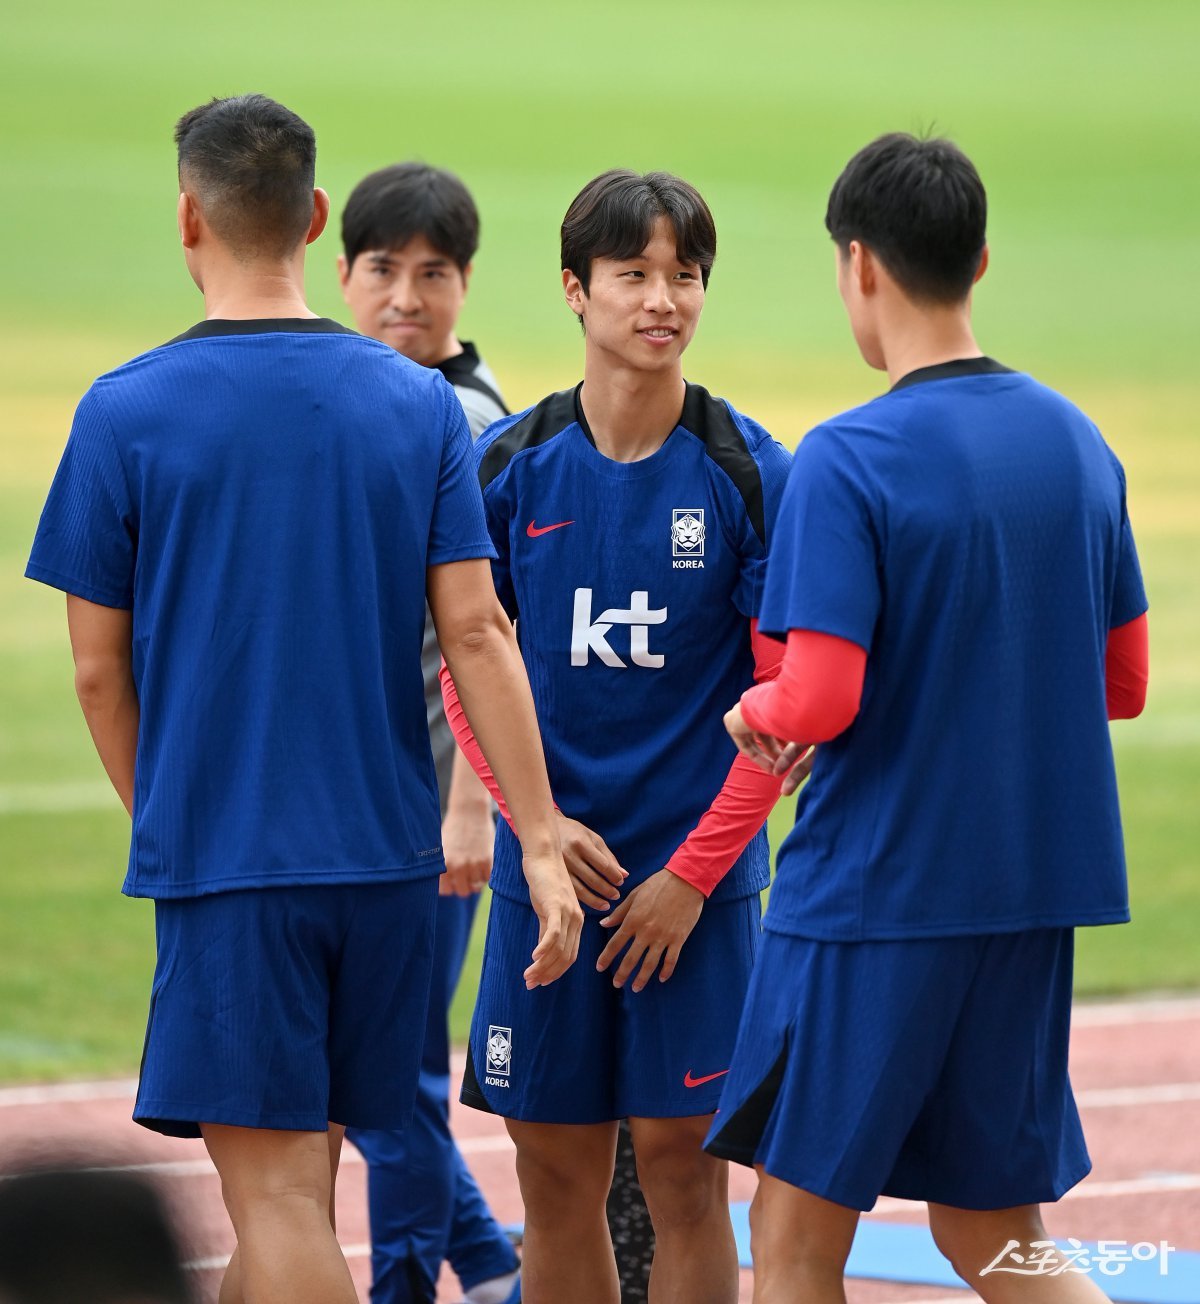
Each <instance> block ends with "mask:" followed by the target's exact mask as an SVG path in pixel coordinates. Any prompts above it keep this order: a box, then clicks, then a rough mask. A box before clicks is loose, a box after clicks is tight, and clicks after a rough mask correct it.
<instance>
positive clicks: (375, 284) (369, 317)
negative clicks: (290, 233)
mask: <svg viewBox="0 0 1200 1304" xmlns="http://www.w3.org/2000/svg"><path fill="white" fill-rule="evenodd" d="M470 273H471V268H470V265H468V266H467V267H466V269H465V270H464V271H459V269H458V265H457V264H456V263H455V261H454V260H453V259H452V258H449V257H447V255H446V254H444V253H442V252H441V250H439V249H435V248H434V247H433V245H431V244H430V243H429V241H428V240H427V239H426V238H425V237H424V236H423V235H415V236H413V238H412V239H411V240H410V241H409V242H408V243H407V244H406V245H404V246H403V247H402V248H400V249H365V250H363V252H362V253H360V254H359V255H358V257H357V258H356V259H355V260H354V264H353V266H347V264H346V259H345V257H344V256H342V257H339V258H338V277H339V278H340V280H341V283H342V297H343V298H344V299H345V300H346V302H347V304H349V306H350V311H351V313H353V315H354V321H355V325H356V326H357V327H358V329H359V330H360V331H361V332H362V334H364V335H369V336H371V338H372V339H376V340H382V341H383V343H384V344H390V345H391V346H392V348H394V349H396V350H397V351H398V352H400V353H403V354H404V356H405V357H406V358H411V359H412V360H413V361H414V362H419V363H420V364H421V365H422V366H424V367H432V366H433V365H434V364H435V363H438V362H441V361H442V360H443V359H445V358H449V357H452V356H453V355H454V354H456V353H458V352H459V351H460V350H459V346H458V340H457V338H456V337H455V334H454V328H455V325H456V324H457V322H458V314H459V313H460V312H461V311H462V306H463V300H464V299H465V298H466V297H467V280H468V278H469V276H470Z"/></svg>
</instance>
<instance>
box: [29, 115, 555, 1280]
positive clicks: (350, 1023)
mask: <svg viewBox="0 0 1200 1304" xmlns="http://www.w3.org/2000/svg"><path fill="white" fill-rule="evenodd" d="M176 141H177V144H178V150H179V181H180V192H181V193H180V196H179V204H178V221H179V230H180V237H181V240H182V243H183V248H184V256H185V259H186V262H187V265H188V270H189V272H190V273H191V275H192V278H193V280H194V281H195V282H196V284H197V286H198V287H199V288H200V290H201V291H202V293H203V295H204V305H205V320H204V321H203V322H201V323H200V324H199V325H198V326H195V327H193V328H192V329H191V330H189V331H186V332H185V333H184V334H183V335H181V336H179V337H178V338H176V339H175V340H173V341H171V342H170V343H168V344H166V345H164V346H162V347H160V348H157V349H154V350H152V351H151V352H149V353H147V354H144V355H142V356H141V357H139V358H136V359H134V360H133V361H132V362H130V363H128V364H126V365H125V366H123V367H120V368H118V369H117V370H116V371H114V372H111V373H110V374H108V375H106V376H103V377H101V378H100V379H99V380H98V381H96V383H95V384H94V385H93V386H92V388H91V389H90V390H89V391H88V393H87V394H86V395H85V396H84V398H83V400H82V401H81V403H80V405H79V408H78V410H77V412H76V416H75V421H74V424H73V426H72V431H71V436H70V439H69V441H68V444H67V448H66V451H65V453H64V455H63V460H62V463H61V465H60V467H59V471H58V474H57V475H56V477H55V481H54V484H53V486H52V488H51V491H50V496H49V499H48V501H47V504H46V508H45V510H44V512H43V516H42V521H41V524H40V526H39V529H38V533H37V537H36V539H35V541H34V547H33V553H32V556H31V559H30V563H29V567H28V572H27V573H28V574H29V575H30V576H31V577H32V578H35V579H39V580H42V581H44V582H46V583H49V584H52V585H54V586H55V587H58V588H61V589H64V590H65V591H66V593H67V614H68V621H69V625H70V634H71V643H72V650H73V652H74V656H75V664H76V688H77V692H78V694H79V698H80V702H81V705H82V707H83V710H84V714H85V716H86V718H87V721H88V726H89V728H90V729H91V732H92V736H93V739H94V741H95V744H96V747H97V750H98V752H99V754H100V758H101V760H102V761H103V763H104V766H105V768H106V770H107V771H108V774H109V777H110V778H111V780H112V782H113V785H114V787H115V788H116V790H117V792H118V794H119V795H120V797H121V799H122V801H123V802H124V803H125V806H126V808H127V809H128V810H129V811H130V813H131V815H132V817H133V837H132V845H131V849H130V858H129V874H128V877H127V879H126V882H125V889H124V890H125V891H126V892H127V893H128V894H130V895H135V896H150V897H153V898H154V899H155V918H156V929H157V943H158V965H157V968H156V972H155V979H154V988H153V993H152V997H151V1008H150V1018H149V1022H148V1027H147V1035H146V1046H145V1051H144V1057H143V1065H142V1076H141V1082H140V1085H139V1090H138V1097H137V1101H136V1104H135V1108H134V1116H135V1118H136V1119H137V1120H138V1121H139V1122H141V1123H143V1124H144V1125H145V1126H147V1127H151V1128H154V1129H156V1130H159V1131H162V1132H164V1133H168V1134H172V1135H182V1136H195V1135H202V1136H203V1138H204V1141H205V1144H206V1146H207V1148H208V1151H209V1154H210V1155H211V1156H212V1159H213V1162H214V1163H215V1165H216V1167H217V1170H218V1172H219V1173H220V1176H221V1182H222V1191H223V1194H224V1198H225V1202H226V1206H227V1208H228V1209H229V1212H230V1216H231V1218H232V1221H233V1225H234V1229H235V1231H236V1233H237V1250H236V1252H235V1254H234V1256H233V1259H232V1261H231V1264H230V1266H229V1269H228V1271H227V1273H226V1276H225V1280H224V1281H223V1283H222V1287H221V1299H222V1302H223V1304H236V1302H237V1301H240V1300H242V1299H250V1300H270V1301H280V1304H284V1302H286V1304H330V1302H331V1301H342V1302H344V1304H350V1301H353V1300H354V1299H355V1291H354V1287H353V1283H352V1281H351V1279H350V1274H349V1271H348V1269H347V1266H346V1262H345V1259H344V1258H343V1257H342V1254H341V1252H340V1250H339V1248H338V1244H337V1240H336V1237H335V1235H334V1231H333V1227H332V1209H333V1187H334V1177H335V1174H336V1169H337V1160H338V1154H339V1150H340V1142H341V1136H342V1132H343V1130H344V1128H345V1126H346V1125H348V1124H349V1125H354V1126H359V1127H372V1128H398V1127H402V1126H404V1124H405V1122H406V1121H407V1117H408V1114H409V1111H410V1109H411V1104H412V1099H413V1094H414V1091H415V1084H416V1076H417V1069H418V1060H419V1054H420V1045H421V1038H420V1036H419V1030H420V1029H423V1028H424V1023H425V1006H426V998H427V993H428V988H429V972H430V963H431V952H432V945H433V914H434V905H435V901H436V894H437V879H438V876H439V874H440V873H441V871H442V869H443V861H442V854H441V848H440V846H439V842H438V831H439V820H438V802H437V791H436V782H435V777H434V770H433V762H432V758H431V756H430V751H429V742H428V733H427V730H426V725H425V712H424V702H423V700H422V695H421V675H420V646H421V637H422V629H423V625H424V618H425V599H426V596H428V601H429V606H430V609H431V610H432V612H433V616H434V620H435V622H436V624H437V629H438V636H439V640H440V642H441V647H442V651H443V653H444V655H445V657H446V660H447V662H448V664H450V665H451V666H453V667H454V672H455V674H457V675H459V676H460V678H462V679H463V682H464V684H468V685H470V687H469V688H468V689H467V691H466V694H465V696H464V702H465V705H466V708H467V711H468V713H469V714H471V715H472V716H473V717H474V718H475V725H476V727H477V728H479V729H480V730H481V731H483V732H486V735H487V741H486V743H485V744H484V745H485V746H486V747H487V748H488V749H489V753H490V754H491V755H492V759H493V761H494V763H495V765H496V766H497V768H498V769H499V770H502V772H503V773H502V775H501V783H502V784H503V785H504V786H505V787H506V788H507V789H508V790H509V796H510V800H511V804H512V807H513V813H514V815H515V816H517V819H518V824H519V825H520V827H521V837H522V840H523V847H524V852H525V862H524V863H525V869H526V872H527V873H528V874H529V876H530V885H531V887H530V890H531V897H532V899H533V900H534V901H535V903H536V908H537V910H538V911H539V919H540V921H541V928H540V931H539V939H538V943H537V946H536V948H535V949H534V953H533V957H532V961H531V963H530V965H529V966H528V968H527V970H526V971H525V974H524V975H523V978H524V981H525V982H527V983H529V984H530V985H533V986H536V985H538V984H540V983H544V982H550V981H552V980H553V979H555V978H557V977H558V976H559V975H560V974H561V973H563V972H564V971H565V970H566V969H567V967H568V966H569V965H570V963H571V962H572V959H573V955H574V952H575V948H576V945H577V936H578V929H579V912H578V907H577V905H576V903H575V900H574V894H573V892H572V889H571V887H570V884H569V881H568V879H567V876H566V873H565V868H564V866H563V863H562V859H561V853H560V851H559V847H558V839H557V829H556V825H555V817H554V813H553V810H552V806H551V801H550V796H549V789H548V785H547V781H546V777H545V768H544V763H543V761H542V757H541V749H540V744H539V741H538V735H537V729H536V724H535V721H534V718H533V712H532V707H531V702H530V695H529V689H528V685H527V682H526V680H525V678H524V674H523V671H522V668H521V665H520V658H519V654H518V652H517V650H516V647H515V644H514V642H513V640H512V636H511V633H510V632H509V622H508V620H507V618H506V617H505V615H504V613H503V611H502V610H501V608H500V607H499V605H498V604H497V603H496V601H495V596H494V593H493V591H492V587H491V580H490V576H489V572H488V563H487V560H486V558H487V557H488V555H489V554H490V552H491V548H490V545H489V542H488V535H487V531H486V527H485V524H484V519H483V513H482V509H481V506H480V503H479V496H478V490H477V487H476V485H475V481H474V476H473V472H472V465H471V457H470V438H469V435H468V433H467V428H466V423H465V421H464V419H463V415H462V409H461V407H460V406H459V404H458V402H457V400H456V399H455V398H454V394H453V391H452V390H451V389H450V387H449V386H448V385H447V384H446V383H445V381H444V380H443V378H442V377H441V376H440V375H439V374H438V373H437V372H435V371H430V370H428V369H424V368H420V367H416V366H413V365H412V364H410V363H409V362H407V361H406V360H405V359H403V358H401V357H400V356H399V355H398V354H397V353H396V352H395V351H394V350H392V349H389V348H387V347H385V346H383V345H381V344H379V343H378V342H376V341H373V340H365V339H363V338H361V337H360V336H357V335H355V334H354V333H353V332H349V331H346V330H345V329H344V328H343V327H340V326H338V325H337V324H336V323H334V322H331V321H327V320H324V319H321V318H318V317H315V316H314V315H313V314H312V313H311V312H310V311H309V309H308V307H307V306H306V304H305V300H304V291H303V268H304V251H305V246H306V245H307V244H308V243H310V242H311V241H312V240H315V239H316V238H317V237H318V236H319V235H320V233H321V231H322V229H323V227H324V225H325V222H326V219H327V216H328V211H329V203H328V198H327V197H326V195H325V194H324V192H323V191H320V190H314V188H313V179H314V167H315V153H316V149H315V140H314V138H313V133H312V131H311V129H310V128H309V127H308V126H307V124H306V123H304V122H303V121H302V120H301V119H300V118H298V117H297V116H296V115H295V114H294V113H291V112H290V111H289V110H287V109H286V108H284V107H283V106H282V105H279V104H277V103H275V102H274V101H272V100H269V99H267V98H265V97H263V96H260V95H247V96H239V97H236V98H232V99H226V100H214V101H212V102H210V103H209V104H205V105H202V106H200V107H199V108H197V109H194V110H192V111H191V112H190V113H188V114H185V115H184V117H183V118H182V119H180V121H179V123H178V125H177V127H176Z"/></svg>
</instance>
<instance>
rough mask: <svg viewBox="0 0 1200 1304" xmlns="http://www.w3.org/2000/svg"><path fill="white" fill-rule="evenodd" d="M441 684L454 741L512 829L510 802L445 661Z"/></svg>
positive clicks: (440, 673) (440, 675) (443, 703)
mask: <svg viewBox="0 0 1200 1304" xmlns="http://www.w3.org/2000/svg"><path fill="white" fill-rule="evenodd" d="M438 681H439V683H440V684H441V685H442V705H443V706H444V707H445V708H446V720H447V722H448V723H449V725H450V732H451V733H452V734H453V735H454V741H455V742H456V743H457V744H458V745H459V747H460V748H461V750H462V754H463V755H464V756H465V757H466V758H467V761H468V763H469V764H470V766H471V769H473V770H474V771H475V773H476V774H477V775H479V778H480V780H481V782H482V783H483V786H484V787H485V788H486V789H487V790H488V792H490V793H491V795H492V800H493V801H494V802H495V803H496V806H497V808H498V809H499V811H500V814H501V815H503V816H504V818H505V820H507V821H508V827H509V828H510V829H511V828H512V820H511V819H510V818H509V814H508V803H507V802H506V801H505V800H504V794H503V793H502V792H501V791H500V785H499V784H498V783H497V782H496V776H495V775H494V774H493V773H492V767H491V766H490V765H489V764H488V763H487V757H486V756H484V754H483V748H482V747H480V745H479V739H478V738H476V737H475V733H474V731H473V730H472V728H471V722H470V721H469V720H468V719H467V713H466V712H465V711H464V710H463V708H462V703H461V702H460V701H459V700H458V689H457V688H455V687H454V680H453V679H451V678H450V667H449V666H448V665H447V664H446V663H445V661H443V662H442V668H441V671H440V672H439V673H438ZM513 832H514V833H515V832H516V830H515V829H513Z"/></svg>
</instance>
